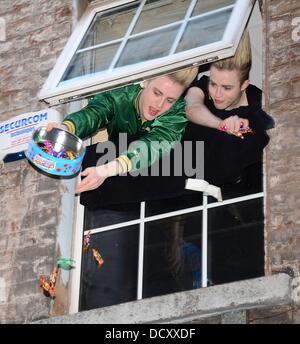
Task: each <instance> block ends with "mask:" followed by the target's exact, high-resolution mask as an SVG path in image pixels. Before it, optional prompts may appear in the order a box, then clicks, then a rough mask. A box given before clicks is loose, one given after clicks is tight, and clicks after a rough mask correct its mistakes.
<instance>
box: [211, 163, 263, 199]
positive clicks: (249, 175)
mask: <svg viewBox="0 0 300 344" xmlns="http://www.w3.org/2000/svg"><path fill="white" fill-rule="evenodd" d="M221 190H222V197H223V200H227V199H231V198H236V197H242V196H247V195H251V194H255V193H259V192H263V166H262V162H258V163H255V164H253V165H250V166H248V167H247V168H245V169H244V170H243V173H242V174H241V176H240V177H239V178H238V179H237V180H236V181H235V182H232V183H228V184H226V185H222V187H221ZM212 202H216V200H215V199H214V198H212V197H209V203H212Z"/></svg>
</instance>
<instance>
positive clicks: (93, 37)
mask: <svg viewBox="0 0 300 344" xmlns="http://www.w3.org/2000/svg"><path fill="white" fill-rule="evenodd" d="M138 5H139V4H138V3H137V2H135V3H133V4H128V5H125V6H124V7H122V8H121V7H116V8H114V9H113V10H109V11H106V12H100V13H98V14H97V15H96V16H95V18H94V20H93V22H92V24H91V26H90V28H89V29H88V31H87V34H86V36H85V37H84V38H83V41H82V43H81V45H80V47H79V49H83V48H87V47H91V46H94V45H97V44H101V43H104V42H109V41H112V40H115V39H119V38H122V37H123V36H124V34H125V33H126V32H127V30H128V26H129V24H130V22H131V21H132V18H133V16H134V15H135V12H136V9H137V7H138Z"/></svg>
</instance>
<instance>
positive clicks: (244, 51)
mask: <svg viewBox="0 0 300 344" xmlns="http://www.w3.org/2000/svg"><path fill="white" fill-rule="evenodd" d="M251 63H252V59H251V42H250V36H249V32H248V31H244V33H243V35H242V38H241V40H240V42H239V45H238V47H237V49H236V52H235V55H234V56H232V57H228V58H226V59H223V60H219V61H216V62H214V63H212V66H214V67H216V68H217V69H220V70H224V69H225V70H238V71H239V72H240V81H241V84H243V82H244V81H245V80H248V79H249V73H250V69H251Z"/></svg>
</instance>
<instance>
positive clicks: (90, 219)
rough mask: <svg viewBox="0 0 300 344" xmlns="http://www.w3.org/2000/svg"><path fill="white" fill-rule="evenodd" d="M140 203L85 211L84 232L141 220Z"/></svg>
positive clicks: (86, 209)
mask: <svg viewBox="0 0 300 344" xmlns="http://www.w3.org/2000/svg"><path fill="white" fill-rule="evenodd" d="M139 217H140V203H128V204H121V205H115V206H110V207H109V208H99V209H95V210H89V209H88V208H86V207H85V209H84V230H89V229H94V228H100V227H104V226H109V225H114V224H117V223H121V222H126V221H131V220H136V219H139Z"/></svg>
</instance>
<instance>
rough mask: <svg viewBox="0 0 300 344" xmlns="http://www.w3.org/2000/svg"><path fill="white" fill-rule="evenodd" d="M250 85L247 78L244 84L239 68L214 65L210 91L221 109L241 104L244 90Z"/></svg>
mask: <svg viewBox="0 0 300 344" xmlns="http://www.w3.org/2000/svg"><path fill="white" fill-rule="evenodd" d="M248 85H249V80H246V81H245V82H244V83H243V84H242V85H241V82H240V73H239V71H237V70H220V69H217V68H216V67H214V66H212V67H211V69H210V78H209V84H208V92H209V95H210V96H211V98H212V100H213V102H214V105H215V107H216V108H217V109H219V110H230V109H233V108H236V107H239V106H240V104H239V103H240V101H241V96H242V92H243V91H244V90H245V89H246V88H247V86H248Z"/></svg>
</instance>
